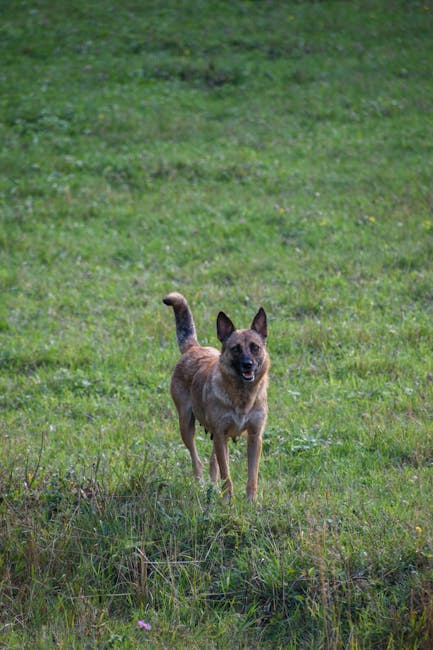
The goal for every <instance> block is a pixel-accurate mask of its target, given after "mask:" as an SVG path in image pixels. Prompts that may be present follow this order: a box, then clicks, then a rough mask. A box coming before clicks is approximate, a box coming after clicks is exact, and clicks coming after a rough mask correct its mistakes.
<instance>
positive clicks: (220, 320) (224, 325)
mask: <svg viewBox="0 0 433 650" xmlns="http://www.w3.org/2000/svg"><path fill="white" fill-rule="evenodd" d="M235 330H236V327H235V326H234V325H233V323H232V322H231V320H230V318H229V317H228V316H226V315H225V313H224V312H223V311H220V313H219V314H218V316H217V336H218V338H219V340H220V341H221V343H224V341H227V339H228V337H229V336H230V335H231V334H233V332H234V331H235Z"/></svg>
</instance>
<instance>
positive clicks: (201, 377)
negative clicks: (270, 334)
mask: <svg viewBox="0 0 433 650" xmlns="http://www.w3.org/2000/svg"><path fill="white" fill-rule="evenodd" d="M163 300H164V303H165V304H167V305H170V306H172V307H173V309H174V313H175V318H176V332H177V340H178V344H179V348H180V350H181V352H182V356H181V357H180V359H179V361H178V362H177V364H176V366H175V368H174V371H173V375H172V378H171V384H170V391H171V395H172V398H173V401H174V403H175V405H176V408H177V411H178V415H179V427H180V432H181V436H182V439H183V442H184V443H185V445H186V447H187V448H188V450H189V452H190V455H191V460H192V465H193V469H194V474H195V476H196V477H197V478H201V477H202V475H203V465H202V463H201V461H200V458H199V456H198V453H197V449H196V445H195V439H194V433H195V420H198V421H199V422H200V424H201V425H203V426H204V428H205V429H206V431H208V432H209V433H210V434H211V437H212V438H213V451H212V455H211V459H210V477H211V481H212V482H213V483H217V481H218V479H219V478H221V479H222V481H223V491H224V496H225V499H226V500H229V499H230V497H231V496H232V494H233V484H232V481H231V478H230V471H229V454H228V445H227V441H228V438H233V439H234V440H235V441H236V440H237V438H238V437H239V436H240V435H241V434H242V433H243V432H246V433H247V446H248V451H247V454H248V481H247V496H248V498H249V499H250V500H255V499H256V497H257V480H258V471H259V462H260V455H261V450H262V435H263V429H264V426H265V423H266V417H267V387H268V373H269V367H270V360H269V355H268V353H267V351H266V337H267V324H266V314H265V312H264V310H263V309H260V310H259V312H258V313H257V314H256V316H255V318H254V320H253V323H252V325H251V328H250V329H245V330H236V329H235V327H234V325H233V323H232V322H231V321H230V319H229V318H228V317H227V316H226V315H225V314H224V313H223V312H220V313H219V315H218V319H217V335H218V338H219V339H220V341H221V342H222V349H221V352H219V351H218V350H217V349H215V348H212V347H202V346H201V345H200V344H199V343H198V341H197V338H196V332H195V326H194V321H193V318H192V314H191V311H190V309H189V306H188V303H187V301H186V300H185V298H184V297H183V296H182V295H181V294H179V293H171V294H169V295H168V296H166V297H165V298H164V299H163Z"/></svg>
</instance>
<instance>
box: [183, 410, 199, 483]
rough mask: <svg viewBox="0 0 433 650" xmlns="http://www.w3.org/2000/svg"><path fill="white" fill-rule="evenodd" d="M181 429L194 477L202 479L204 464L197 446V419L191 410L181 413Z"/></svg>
mask: <svg viewBox="0 0 433 650" xmlns="http://www.w3.org/2000/svg"><path fill="white" fill-rule="evenodd" d="M179 428H180V434H181V436H182V440H183V442H184V444H185V446H186V447H187V449H188V451H189V453H190V455H191V462H192V467H193V470H194V476H195V477H196V478H202V476H203V464H202V462H201V460H200V458H199V456H198V453H197V448H196V446H195V417H194V413H193V412H192V411H191V410H190V409H188V411H182V412H180V413H179Z"/></svg>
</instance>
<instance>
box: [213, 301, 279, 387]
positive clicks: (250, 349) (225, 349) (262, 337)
mask: <svg viewBox="0 0 433 650" xmlns="http://www.w3.org/2000/svg"><path fill="white" fill-rule="evenodd" d="M217 336H218V338H219V340H220V341H221V343H222V350H221V363H222V364H223V366H224V368H225V369H227V370H228V371H229V372H230V373H231V374H235V375H236V376H237V377H239V378H241V379H242V380H243V381H245V382H254V381H255V380H256V379H258V378H260V377H261V376H262V374H263V373H264V372H266V370H267V368H268V366H269V360H268V353H267V351H266V338H267V336H268V328H267V320H266V313H265V310H264V309H263V308H262V307H260V309H259V311H258V312H257V314H256V315H255V317H254V319H253V322H252V323H251V328H250V329H248V330H237V329H236V328H235V326H234V325H233V323H232V321H231V320H230V318H229V317H228V316H226V314H224V312H222V311H220V313H219V314H218V318H217Z"/></svg>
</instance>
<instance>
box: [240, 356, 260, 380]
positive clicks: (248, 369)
mask: <svg viewBox="0 0 433 650" xmlns="http://www.w3.org/2000/svg"><path fill="white" fill-rule="evenodd" d="M240 370H241V375H242V378H243V379H245V381H254V379H255V376H256V375H255V372H254V363H253V362H252V361H251V359H245V360H243V361H241V367H240Z"/></svg>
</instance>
